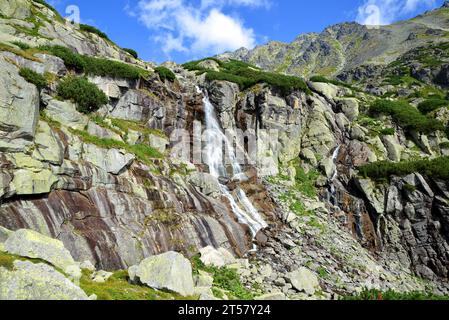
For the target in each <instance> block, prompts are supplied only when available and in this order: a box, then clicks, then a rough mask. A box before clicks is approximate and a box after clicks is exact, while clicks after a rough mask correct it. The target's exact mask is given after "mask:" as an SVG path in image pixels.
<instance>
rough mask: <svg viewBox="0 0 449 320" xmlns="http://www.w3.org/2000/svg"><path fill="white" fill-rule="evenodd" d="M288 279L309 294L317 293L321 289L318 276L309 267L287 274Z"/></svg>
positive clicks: (299, 289)
mask: <svg viewBox="0 0 449 320" xmlns="http://www.w3.org/2000/svg"><path fill="white" fill-rule="evenodd" d="M287 279H288V280H289V281H290V282H291V284H292V286H293V287H294V288H295V289H296V290H298V291H300V292H301V291H304V292H305V293H307V294H309V295H313V294H315V292H316V291H317V290H319V289H320V283H319V281H318V278H317V276H316V275H315V274H314V273H313V272H312V271H310V270H309V269H307V268H299V269H298V270H295V271H293V272H290V273H288V274H287Z"/></svg>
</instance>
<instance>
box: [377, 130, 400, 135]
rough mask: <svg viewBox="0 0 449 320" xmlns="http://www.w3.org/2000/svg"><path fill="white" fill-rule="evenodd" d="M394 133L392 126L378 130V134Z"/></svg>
mask: <svg viewBox="0 0 449 320" xmlns="http://www.w3.org/2000/svg"><path fill="white" fill-rule="evenodd" d="M395 133H396V130H394V129H393V128H385V129H381V130H379V135H381V136H394V134H395Z"/></svg>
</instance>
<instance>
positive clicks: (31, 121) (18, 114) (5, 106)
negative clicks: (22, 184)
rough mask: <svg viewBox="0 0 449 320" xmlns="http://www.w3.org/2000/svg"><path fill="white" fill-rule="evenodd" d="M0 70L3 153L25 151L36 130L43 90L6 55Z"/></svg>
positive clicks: (0, 143) (0, 115)
mask: <svg viewBox="0 0 449 320" xmlns="http://www.w3.org/2000/svg"><path fill="white" fill-rule="evenodd" d="M0 70H2V72H1V73H0V88H2V89H1V90H0V109H1V112H0V137H1V139H0V152H21V151H25V150H26V149H27V147H28V146H30V145H31V144H32V143H33V139H34V135H35V132H36V126H37V122H38V119H39V92H38V90H37V88H36V86H34V85H33V84H31V83H29V82H27V81H25V79H23V78H22V77H20V76H19V74H18V69H17V68H16V67H15V66H13V65H12V64H9V63H7V62H6V61H5V60H3V59H2V58H0Z"/></svg>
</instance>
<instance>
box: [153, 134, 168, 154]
mask: <svg viewBox="0 0 449 320" xmlns="http://www.w3.org/2000/svg"><path fill="white" fill-rule="evenodd" d="M148 142H149V144H150V146H151V147H152V148H154V149H156V150H157V151H159V152H160V153H164V152H165V151H166V150H167V146H168V145H169V144H170V141H168V139H167V138H166V137H162V136H160V135H156V134H150V135H149V136H148Z"/></svg>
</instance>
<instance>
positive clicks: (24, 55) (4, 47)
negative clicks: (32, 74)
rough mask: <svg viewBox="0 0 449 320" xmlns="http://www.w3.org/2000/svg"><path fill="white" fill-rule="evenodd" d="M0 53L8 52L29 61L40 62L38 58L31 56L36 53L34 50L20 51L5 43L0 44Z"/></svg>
mask: <svg viewBox="0 0 449 320" xmlns="http://www.w3.org/2000/svg"><path fill="white" fill-rule="evenodd" d="M0 51H8V52H11V53H14V54H15V55H18V56H20V57H22V58H25V59H28V60H31V61H36V62H42V61H41V60H40V59H39V58H36V57H35V56H33V54H34V53H36V52H35V50H30V49H28V50H22V49H17V48H15V47H12V46H10V45H8V44H6V43H0Z"/></svg>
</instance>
